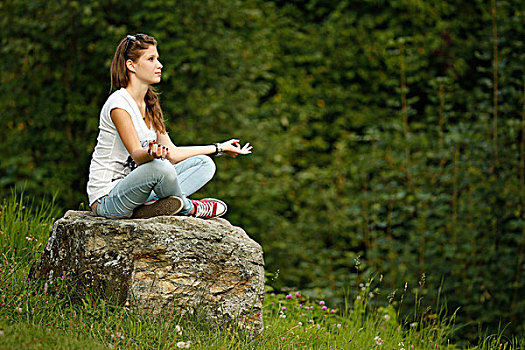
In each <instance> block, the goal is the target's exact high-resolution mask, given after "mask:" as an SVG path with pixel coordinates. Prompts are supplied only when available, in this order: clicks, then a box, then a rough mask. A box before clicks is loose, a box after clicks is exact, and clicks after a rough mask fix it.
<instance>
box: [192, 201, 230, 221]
mask: <svg viewBox="0 0 525 350" xmlns="http://www.w3.org/2000/svg"><path fill="white" fill-rule="evenodd" d="M190 201H191V202H192V203H193V206H194V207H195V213H193V214H191V216H193V217H196V218H202V219H211V218H217V217H219V216H222V215H224V214H226V211H227V210H228V206H226V203H224V202H223V201H221V200H218V199H215V198H204V199H201V200H194V199H190Z"/></svg>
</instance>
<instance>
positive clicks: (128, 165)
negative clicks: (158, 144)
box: [87, 88, 157, 205]
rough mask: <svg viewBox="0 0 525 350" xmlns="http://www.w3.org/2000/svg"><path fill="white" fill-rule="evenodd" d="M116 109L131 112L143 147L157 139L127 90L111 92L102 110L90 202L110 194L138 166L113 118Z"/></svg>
mask: <svg viewBox="0 0 525 350" xmlns="http://www.w3.org/2000/svg"><path fill="white" fill-rule="evenodd" d="M115 108H120V109H123V110H125V111H126V112H128V113H129V115H130V116H131V121H132V122H133V126H135V130H136V131H137V135H138V137H139V140H140V144H141V145H142V147H143V148H146V147H147V146H148V142H149V141H155V140H156V139H157V134H156V133H155V131H154V130H153V127H152V128H148V127H147V125H146V123H145V122H144V120H143V119H142V115H141V114H140V110H139V107H138V105H137V103H136V102H135V100H134V99H133V97H131V95H130V94H129V93H128V91H127V90H126V89H125V88H121V89H120V90H117V91H115V92H114V93H112V94H111V96H109V98H108V100H107V101H106V103H105V104H104V106H103V107H102V110H101V111H100V121H99V126H98V128H99V134H98V138H97V145H96V146H95V150H94V151H93V155H92V157H91V165H90V167H89V180H88V183H87V194H88V197H89V205H92V204H93V203H94V202H95V201H96V200H97V199H99V198H101V197H103V196H105V195H107V194H108V193H109V192H110V191H111V190H112V189H113V187H115V185H116V184H117V183H118V182H119V181H120V180H122V179H123V178H124V177H125V176H126V175H128V174H129V173H130V172H131V171H132V170H133V169H134V168H135V167H136V165H135V163H134V162H133V160H132V158H131V156H130V154H129V153H128V151H127V150H126V147H124V144H123V143H122V140H121V139H120V136H119V134H118V132H117V128H116V127H115V124H113V121H112V120H111V111H112V110H113V109H115Z"/></svg>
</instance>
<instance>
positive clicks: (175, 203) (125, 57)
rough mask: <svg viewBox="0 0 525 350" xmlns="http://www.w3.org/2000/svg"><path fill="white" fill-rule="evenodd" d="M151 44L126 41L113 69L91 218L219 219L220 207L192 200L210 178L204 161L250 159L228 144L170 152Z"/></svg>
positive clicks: (92, 174)
mask: <svg viewBox="0 0 525 350" xmlns="http://www.w3.org/2000/svg"><path fill="white" fill-rule="evenodd" d="M161 72H162V64H161V63H160V61H159V54H158V51H157V42H156V40H155V39H154V38H153V37H151V36H149V35H146V34H136V35H128V36H127V38H125V39H123V40H122V41H121V42H120V44H119V45H118V47H117V50H116V52H115V56H114V57H113V62H112V63H111V85H112V87H113V88H114V89H115V90H116V91H115V92H114V93H112V94H111V95H110V96H109V98H108V100H107V101H106V103H105V104H104V106H103V107H102V110H101V112H100V122H99V129H100V132H99V135H98V139H97V145H96V147H95V150H94V152H93V156H92V159H91V165H90V168H89V181H88V184H87V193H88V196H89V203H90V206H91V208H92V209H93V212H94V213H95V214H96V215H99V216H104V217H107V218H129V217H137V218H146V217H152V216H157V215H175V214H178V215H188V216H189V215H191V216H195V217H200V218H212V217H217V216H221V215H223V214H224V213H225V212H226V210H227V206H226V204H225V203H224V202H222V201H220V200H218V199H213V198H208V199H203V200H193V199H189V198H188V196H190V195H191V194H193V193H194V192H196V191H197V190H199V189H200V188H202V186H204V185H205V184H206V183H207V182H208V181H210V180H211V178H212V177H213V175H214V173H215V164H214V163H213V161H212V160H211V158H210V157H208V156H207V155H208V154H220V153H222V152H224V153H227V154H229V155H230V156H232V157H236V156H237V155H239V154H250V153H251V149H252V147H251V146H250V144H249V143H247V144H245V145H244V146H243V147H241V145H240V143H239V140H237V139H232V140H229V141H226V142H222V143H216V144H213V145H208V146H188V147H179V146H175V145H174V144H173V142H172V141H171V139H170V137H169V136H168V133H167V132H166V127H165V126H164V118H163V113H162V110H161V108H160V105H159V99H158V96H157V94H156V93H155V91H154V90H153V89H152V87H151V85H152V84H156V83H159V82H160V80H161Z"/></svg>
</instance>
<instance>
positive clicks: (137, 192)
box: [95, 155, 215, 219]
mask: <svg viewBox="0 0 525 350" xmlns="http://www.w3.org/2000/svg"><path fill="white" fill-rule="evenodd" d="M214 174H215V163H214V162H213V160H212V159H211V158H210V157H208V156H204V155H201V156H195V157H191V158H188V159H185V160H183V161H182V162H179V163H177V164H171V163H170V162H169V161H168V160H166V159H154V160H152V161H151V162H148V163H144V164H142V165H140V166H139V167H137V168H136V169H135V170H133V171H132V172H131V173H129V174H128V175H127V176H126V177H125V178H123V179H122V180H120V182H119V183H118V184H117V185H116V186H115V187H114V188H113V189H112V190H111V192H109V194H108V195H106V196H104V197H102V198H100V199H98V200H97V207H96V209H95V211H96V215H98V216H104V217H106V218H111V219H121V218H129V217H131V216H132V215H133V210H134V209H135V208H136V207H138V206H139V205H142V204H144V203H145V202H146V201H147V200H149V199H152V198H154V197H156V196H158V197H159V198H165V197H169V196H176V197H180V198H182V201H183V203H184V207H183V209H182V210H181V211H180V213H179V214H180V215H188V214H189V213H190V212H191V211H192V210H193V204H192V203H191V202H190V201H189V200H188V198H187V197H186V196H190V195H191V194H193V193H195V192H197V191H198V190H199V189H200V188H202V187H203V186H204V185H205V184H206V183H208V181H210V180H211V179H212V177H213V175H214Z"/></svg>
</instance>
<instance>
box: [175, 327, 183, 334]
mask: <svg viewBox="0 0 525 350" xmlns="http://www.w3.org/2000/svg"><path fill="white" fill-rule="evenodd" d="M175 333H177V334H178V335H181V334H182V327H181V326H179V325H176V326H175Z"/></svg>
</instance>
